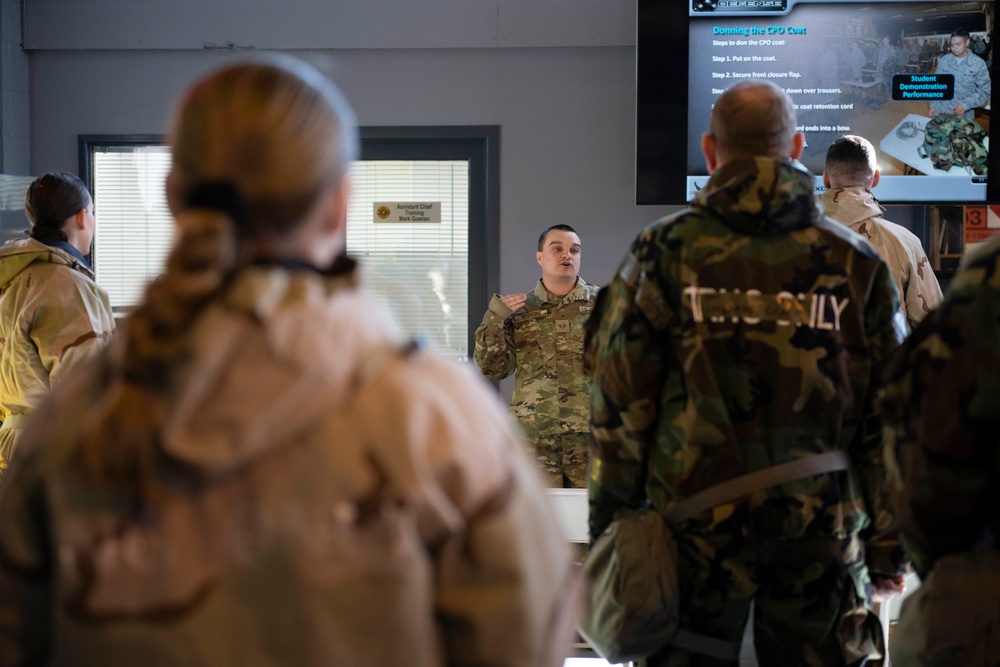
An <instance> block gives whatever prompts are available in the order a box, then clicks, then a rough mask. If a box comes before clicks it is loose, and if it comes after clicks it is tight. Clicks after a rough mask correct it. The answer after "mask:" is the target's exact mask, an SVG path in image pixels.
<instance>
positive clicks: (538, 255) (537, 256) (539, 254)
mask: <svg viewBox="0 0 1000 667" xmlns="http://www.w3.org/2000/svg"><path fill="white" fill-rule="evenodd" d="M535 261H536V262H538V266H541V265H542V251H541V250H539V251H538V252H536V253H535Z"/></svg>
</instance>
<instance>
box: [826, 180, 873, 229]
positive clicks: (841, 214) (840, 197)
mask: <svg viewBox="0 0 1000 667" xmlns="http://www.w3.org/2000/svg"><path fill="white" fill-rule="evenodd" d="M820 201H821V202H822V204H823V208H824V209H826V214H827V215H828V216H830V217H831V218H834V219H836V220H839V221H840V222H843V223H844V224H846V225H856V224H857V223H859V222H864V221H865V220H868V219H869V218H881V217H882V214H883V213H885V209H883V208H882V207H881V206H880V205H879V203H878V202H877V201H876V200H875V195H873V194H872V193H871V191H870V190H867V189H865V188H863V187H862V186H860V185H852V186H850V187H846V188H830V189H829V190H827V191H826V192H824V193H823V195H822V196H821V197H820Z"/></svg>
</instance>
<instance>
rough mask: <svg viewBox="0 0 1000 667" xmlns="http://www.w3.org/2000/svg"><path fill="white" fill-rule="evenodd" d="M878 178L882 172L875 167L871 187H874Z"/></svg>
mask: <svg viewBox="0 0 1000 667" xmlns="http://www.w3.org/2000/svg"><path fill="white" fill-rule="evenodd" d="M880 178H882V172H880V171H879V170H878V169H876V170H875V175H874V176H873V177H872V187H873V188H874V187H875V186H876V185H878V180H879V179H880Z"/></svg>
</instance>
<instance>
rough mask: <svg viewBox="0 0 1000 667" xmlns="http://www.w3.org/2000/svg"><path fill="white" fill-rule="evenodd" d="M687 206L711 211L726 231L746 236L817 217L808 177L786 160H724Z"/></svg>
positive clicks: (784, 229) (800, 167)
mask: <svg viewBox="0 0 1000 667" xmlns="http://www.w3.org/2000/svg"><path fill="white" fill-rule="evenodd" d="M692 204H693V205H695V206H704V207H706V208H710V209H712V210H713V211H714V212H715V213H716V214H717V215H720V216H722V218H723V220H724V222H725V223H726V225H728V226H729V227H732V228H733V229H735V230H737V231H739V232H741V233H744V234H752V235H763V236H766V235H770V234H781V233H784V232H787V231H790V230H793V229H801V228H803V227H808V226H809V225H811V224H812V223H813V222H815V221H816V220H817V219H818V218H819V217H820V212H819V209H818V208H817V206H816V198H815V197H814V196H813V177H812V175H811V174H810V173H809V171H808V170H807V169H806V168H805V167H804V166H803V165H802V164H801V163H799V162H798V161H796V160H792V159H790V158H770V157H753V158H742V159H738V160H733V161H731V162H727V163H726V164H724V165H723V166H721V167H719V168H718V169H716V170H715V172H714V173H713V174H712V178H710V179H709V181H708V183H707V184H706V185H705V188H704V189H703V190H702V191H701V192H699V193H698V194H697V195H696V196H695V198H694V201H693V202H692Z"/></svg>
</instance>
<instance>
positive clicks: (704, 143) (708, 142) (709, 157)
mask: <svg viewBox="0 0 1000 667" xmlns="http://www.w3.org/2000/svg"><path fill="white" fill-rule="evenodd" d="M701 152H702V154H703V155H704V156H705V166H706V167H707V168H708V173H709V174H711V173H712V172H714V171H715V168H716V166H718V164H719V157H718V155H717V154H716V146H715V137H713V136H712V135H711V133H709V132H705V133H704V134H702V135H701Z"/></svg>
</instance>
